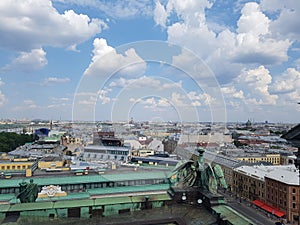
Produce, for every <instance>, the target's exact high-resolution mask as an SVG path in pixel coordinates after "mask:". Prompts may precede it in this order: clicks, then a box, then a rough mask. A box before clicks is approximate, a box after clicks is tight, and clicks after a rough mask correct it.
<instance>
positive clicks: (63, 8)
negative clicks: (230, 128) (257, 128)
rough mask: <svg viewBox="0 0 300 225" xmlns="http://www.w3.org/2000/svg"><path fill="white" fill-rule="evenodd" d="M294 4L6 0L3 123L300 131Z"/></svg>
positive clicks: (298, 9) (299, 52)
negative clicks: (193, 124) (223, 125)
mask: <svg viewBox="0 0 300 225" xmlns="http://www.w3.org/2000/svg"><path fill="white" fill-rule="evenodd" d="M299 17H300V2H299V1H298V0H286V1H280V0H273V1H270V0H261V1H243V0H237V1H219V0H214V1H209V0H156V1H142V0H132V1H129V0H127V1H121V0H115V1H102V0H86V1H80V0H52V1H50V0H33V1H32V0H31V1H29V0H6V1H1V3H0V19H1V24H0V33H1V35H0V112H1V113H0V118H3V119H4V118H10V119H37V118H39V119H49V120H50V119H52V120H59V119H62V120H72V119H73V120H112V121H128V120H129V119H130V118H131V117H133V118H134V119H135V120H139V121H144V120H149V121H170V120H172V121H231V122H237V121H238V122H243V121H247V120H248V119H251V120H253V121H256V122H260V121H269V122H299V113H300V107H299V105H297V102H300V60H299V56H300V44H299V38H300V23H299V22H298V21H299V19H298V18H299Z"/></svg>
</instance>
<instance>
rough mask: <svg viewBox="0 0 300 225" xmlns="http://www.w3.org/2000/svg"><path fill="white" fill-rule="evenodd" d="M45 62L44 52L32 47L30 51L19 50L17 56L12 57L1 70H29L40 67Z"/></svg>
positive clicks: (45, 63) (46, 62)
mask: <svg viewBox="0 0 300 225" xmlns="http://www.w3.org/2000/svg"><path fill="white" fill-rule="evenodd" d="M47 64H48V61H47V59H46V52H45V51H44V50H43V49H41V48H39V49H32V50H31V51H30V52H21V53H20V54H19V56H18V57H17V58H15V59H13V60H12V62H11V63H10V64H8V65H6V66H4V67H2V68H1V70H2V71H6V70H18V71H23V72H31V71H34V70H39V69H42V68H43V67H44V66H45V65H47Z"/></svg>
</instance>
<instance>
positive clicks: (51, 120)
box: [50, 120, 53, 130]
mask: <svg viewBox="0 0 300 225" xmlns="http://www.w3.org/2000/svg"><path fill="white" fill-rule="evenodd" d="M52 125H53V124H52V120H50V130H52Z"/></svg>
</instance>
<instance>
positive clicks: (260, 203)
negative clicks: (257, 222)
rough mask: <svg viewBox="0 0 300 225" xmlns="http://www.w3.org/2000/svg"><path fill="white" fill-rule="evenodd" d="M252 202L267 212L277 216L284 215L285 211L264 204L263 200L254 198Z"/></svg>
mask: <svg viewBox="0 0 300 225" xmlns="http://www.w3.org/2000/svg"><path fill="white" fill-rule="evenodd" d="M252 203H253V204H254V205H257V206H258V207H260V208H262V209H263V210H266V211H267V212H269V213H272V214H274V215H275V216H277V217H283V216H284V215H285V212H283V211H280V210H278V209H276V208H274V207H272V206H269V205H267V204H265V203H264V202H263V201H260V200H259V199H256V200H254V201H253V202H252Z"/></svg>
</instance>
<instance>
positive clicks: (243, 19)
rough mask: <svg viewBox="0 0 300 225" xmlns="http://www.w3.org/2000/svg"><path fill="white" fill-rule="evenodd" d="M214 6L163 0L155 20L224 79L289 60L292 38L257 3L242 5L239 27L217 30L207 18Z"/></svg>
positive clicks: (198, 2)
mask: <svg viewBox="0 0 300 225" xmlns="http://www.w3.org/2000/svg"><path fill="white" fill-rule="evenodd" d="M163 3H164V4H163ZM212 6H213V2H210V1H207V0H203V1H199V0H190V1H177V0H169V1H167V2H166V3H165V2H163V1H161V2H158V3H157V4H156V8H157V10H156V14H154V20H155V21H156V23H157V24H160V25H161V26H162V27H166V30H167V34H168V41H170V42H172V43H175V44H178V45H181V46H184V47H186V48H188V49H191V50H192V51H193V52H195V53H196V54H197V55H198V56H200V57H201V58H202V59H203V60H204V61H205V62H207V63H208V65H209V66H210V67H211V69H212V70H213V71H214V72H215V74H216V75H217V76H218V77H219V78H220V80H221V81H222V82H224V83H226V82H230V81H231V79H232V78H234V77H236V76H238V75H239V74H240V72H241V71H242V70H243V69H244V68H250V66H251V67H253V65H257V66H259V65H272V64H280V63H282V62H284V61H287V60H288V50H289V48H290V47H291V45H292V43H293V41H292V40H290V39H288V38H284V37H283V36H278V35H276V34H275V32H276V31H275V30H274V29H273V28H272V26H273V22H274V21H272V20H271V19H270V18H268V17H267V16H266V14H265V13H264V11H263V9H262V8H263V7H260V5H259V4H258V3H255V2H248V3H245V4H244V5H243V7H241V16H240V18H239V19H238V21H237V28H236V29H234V28H232V27H231V28H226V27H224V26H223V27H221V28H222V29H219V30H218V31H214V30H212V29H211V27H210V26H208V22H207V21H206V10H209V9H210V8H211V7H212ZM166 14H167V18H165V15H166ZM174 14H175V15H176V16H177V17H174ZM174 18H177V19H175V20H174ZM294 21H297V20H296V19H295V20H294ZM278 27H279V25H278ZM217 32H218V33H217ZM220 65H222V66H221V67H220Z"/></svg>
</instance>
